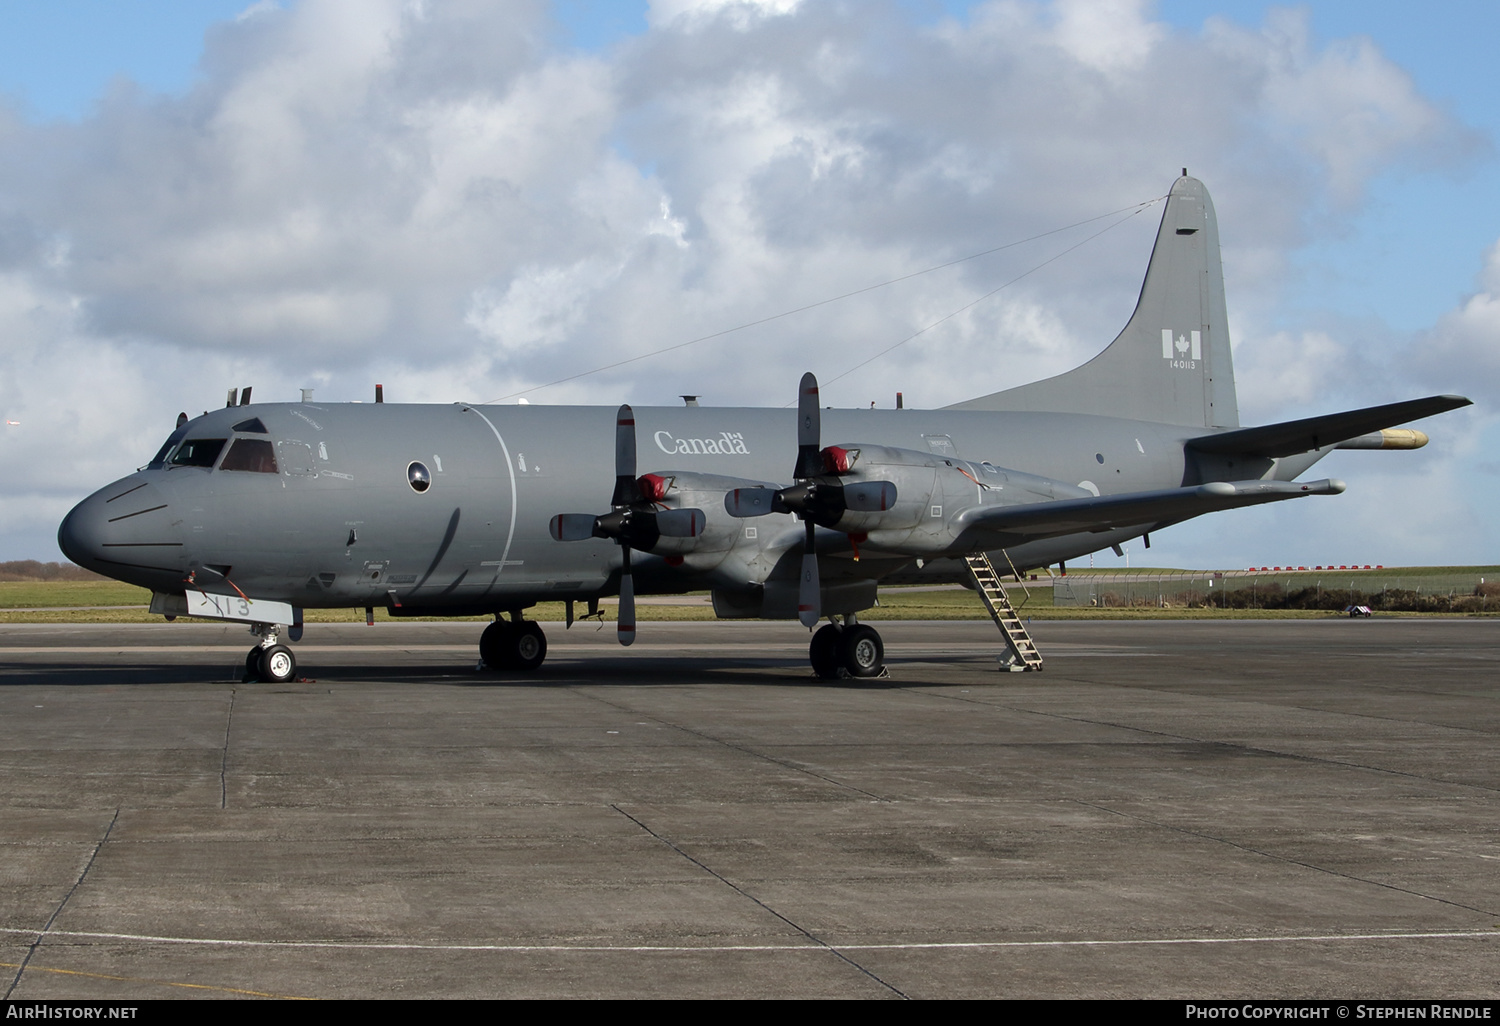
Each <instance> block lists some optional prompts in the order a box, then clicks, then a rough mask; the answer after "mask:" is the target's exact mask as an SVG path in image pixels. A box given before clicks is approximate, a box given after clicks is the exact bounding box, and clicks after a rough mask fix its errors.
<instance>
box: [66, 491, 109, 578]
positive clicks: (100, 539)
mask: <svg viewBox="0 0 1500 1026" xmlns="http://www.w3.org/2000/svg"><path fill="white" fill-rule="evenodd" d="M102 503H103V500H102V499H101V498H100V496H99V494H98V493H95V494H93V495H90V496H89V497H88V498H87V499H84V500H83V501H82V502H80V503H79V504H78V505H76V506H74V507H73V508H72V509H71V510H69V511H68V515H67V516H65V517H63V522H62V525H61V526H59V527H58V529H57V547H58V548H60V549H62V551H63V555H65V556H67V557H68V558H69V559H71V560H72V561H73V562H74V563H77V564H78V565H79V566H81V567H83V568H85V569H87V570H95V571H97V570H98V569H99V567H98V565H97V564H98V562H99V557H100V556H101V555H103V552H104V519H105V518H104V516H103V513H102V511H101V509H100V507H101V505H102Z"/></svg>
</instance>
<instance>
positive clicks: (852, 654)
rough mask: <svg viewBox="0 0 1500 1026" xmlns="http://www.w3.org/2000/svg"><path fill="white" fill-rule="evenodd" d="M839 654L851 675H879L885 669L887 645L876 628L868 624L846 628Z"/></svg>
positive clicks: (840, 641)
mask: <svg viewBox="0 0 1500 1026" xmlns="http://www.w3.org/2000/svg"><path fill="white" fill-rule="evenodd" d="M839 655H840V657H841V658H842V660H843V664H844V669H846V670H848V671H849V676H851V677H878V676H880V671H881V670H884V669H885V645H884V644H883V643H882V642H881V640H880V635H879V633H877V632H876V630H875V628H874V627H870V626H868V625H866V624H862V623H857V624H855V625H854V626H853V627H845V628H844V633H843V636H842V637H840V638H839Z"/></svg>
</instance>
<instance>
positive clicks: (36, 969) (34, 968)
mask: <svg viewBox="0 0 1500 1026" xmlns="http://www.w3.org/2000/svg"><path fill="white" fill-rule="evenodd" d="M19 968H21V965H20V963H19V962H0V969H19ZM26 971H27V972H28V973H57V974H58V975H60V976H86V977H88V978H89V979H91V980H113V981H114V982H116V983H154V984H156V985H157V986H161V987H183V988H185V989H187V990H212V991H217V992H219V993H221V994H244V995H246V996H247V997H263V998H278V999H280V1000H282V1001H316V1000H318V999H317V998H309V997H296V996H295V995H292V994H267V993H266V992H264V991H260V990H241V989H240V988H238V987H211V986H209V985H208V984H206V983H173V982H172V981H170V980H149V979H145V978H143V977H138V976H109V975H106V974H104V973H85V972H80V971H78V970H77V969H47V968H45V967H43V966H38V965H29V966H27V967H26ZM16 1000H21V999H16Z"/></svg>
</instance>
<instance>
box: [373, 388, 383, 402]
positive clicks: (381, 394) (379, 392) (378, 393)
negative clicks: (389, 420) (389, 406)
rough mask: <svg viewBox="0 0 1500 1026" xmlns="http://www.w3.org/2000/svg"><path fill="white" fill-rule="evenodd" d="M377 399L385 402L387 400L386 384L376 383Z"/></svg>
mask: <svg viewBox="0 0 1500 1026" xmlns="http://www.w3.org/2000/svg"><path fill="white" fill-rule="evenodd" d="M375 401H376V402H377V403H383V402H385V386H384V385H376V386H375Z"/></svg>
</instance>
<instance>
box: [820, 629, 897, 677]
mask: <svg viewBox="0 0 1500 1026" xmlns="http://www.w3.org/2000/svg"><path fill="white" fill-rule="evenodd" d="M807 658H808V660H809V661H810V662H811V663H812V668H813V672H814V673H816V674H817V675H818V676H819V677H822V678H823V679H824V680H837V679H838V678H839V677H842V676H845V675H848V676H850V677H879V676H881V675H882V674H883V673H885V645H884V644H883V643H882V642H881V640H880V635H879V633H877V632H876V630H875V628H874V627H871V626H870V625H869V624H863V623H860V622H859V621H857V620H856V619H855V618H854V614H853V613H850V614H849V615H848V616H845V617H844V622H843V623H839V622H838V621H837V620H834V621H832V622H831V623H827V624H824V625H823V626H822V627H820V628H818V631H817V633H816V634H814V635H813V636H812V644H811V645H810V646H808V650H807Z"/></svg>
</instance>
